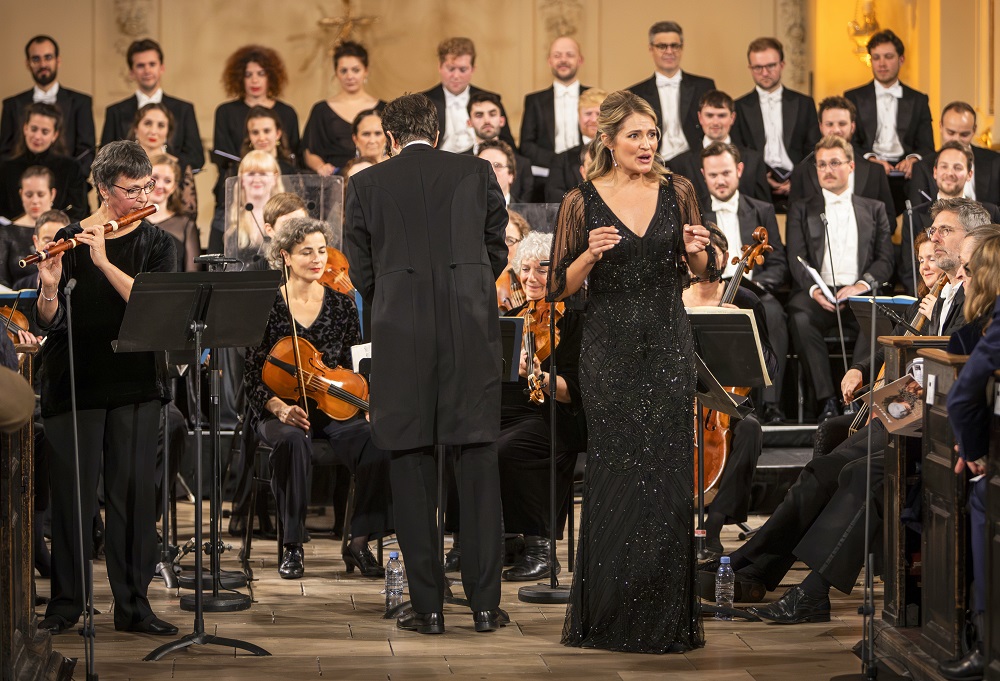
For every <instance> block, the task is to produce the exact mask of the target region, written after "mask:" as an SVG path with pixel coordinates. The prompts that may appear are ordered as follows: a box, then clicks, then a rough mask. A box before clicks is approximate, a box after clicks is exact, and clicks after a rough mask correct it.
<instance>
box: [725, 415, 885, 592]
mask: <svg viewBox="0 0 1000 681" xmlns="http://www.w3.org/2000/svg"><path fill="white" fill-rule="evenodd" d="M869 427H871V428H874V432H873V433H872V447H873V451H876V452H878V451H881V450H883V449H885V445H886V434H885V428H884V427H883V426H882V424H881V422H879V421H872V425H871V426H869ZM867 453H868V427H865V428H862V429H861V430H859V431H858V432H857V433H855V434H854V435H852V436H851V437H849V438H848V439H847V440H845V441H844V443H843V444H842V445H841V446H839V447H837V448H836V449H835V450H834V451H832V452H830V453H829V454H827V455H825V456H820V457H817V458H815V459H813V460H812V461H810V462H809V463H807V464H806V465H805V468H803V469H802V472H801V473H800V474H799V477H798V479H797V480H796V481H795V484H794V485H792V486H791V488H790V489H789V490H788V493H787V494H785V498H784V499H783V500H782V501H781V503H780V504H778V508H776V509H775V510H774V513H772V514H771V517H770V518H768V520H767V522H766V523H764V525H763V526H761V528H760V529H759V530H757V533H756V534H754V536H752V537H751V538H750V539H749V540H748V541H747V543H746V544H744V545H743V546H741V547H740V548H739V549H737V550H736V551H734V552H733V562H734V563H735V564H736V565H737V566H738V565H739V564H740V562H741V561H742V560H749V561H750V562H752V563H753V564H754V567H755V568H757V570H758V571H759V573H760V574H761V576H762V578H763V581H764V584H765V586H767V588H768V589H776V588H777V587H778V585H779V584H780V583H781V580H782V578H784V576H785V573H787V572H788V570H789V568H791V567H792V564H793V563H794V562H795V553H794V550H793V549H795V547H796V545H797V544H798V543H799V542H800V541H801V540H802V538H803V537H805V536H806V533H807V532H810V531H811V528H812V526H813V523H814V522H815V520H816V518H817V517H819V515H820V514H821V513H822V512H823V510H824V509H825V508H826V506H827V504H828V503H830V500H831V499H832V498H833V496H834V495H835V494H836V493H837V490H838V487H839V480H840V474H841V471H843V469H844V467H845V466H846V465H847V464H849V463H851V462H852V461H856V460H858V459H861V458H863V457H865V456H866V455H867ZM821 541H827V542H833V541H836V538H834V537H829V536H825V537H822V538H821Z"/></svg>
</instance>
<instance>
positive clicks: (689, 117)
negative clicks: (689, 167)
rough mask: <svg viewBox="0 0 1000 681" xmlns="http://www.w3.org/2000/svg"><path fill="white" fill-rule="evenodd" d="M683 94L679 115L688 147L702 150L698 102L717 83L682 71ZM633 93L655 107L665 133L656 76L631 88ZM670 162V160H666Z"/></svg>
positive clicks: (680, 99) (679, 101)
mask: <svg viewBox="0 0 1000 681" xmlns="http://www.w3.org/2000/svg"><path fill="white" fill-rule="evenodd" d="M681 73H682V74H683V75H682V76H681V88H680V90H681V92H680V97H679V98H678V105H677V108H678V115H679V116H680V118H681V128H682V129H683V130H684V137H686V138H687V141H688V146H690V147H691V148H692V149H700V148H701V140H702V138H703V137H704V136H705V134H704V132H703V131H702V129H701V126H700V125H699V124H698V101H699V100H700V99H701V96H702V95H703V94H705V93H706V92H708V91H709V90H714V89H715V81H714V80H712V79H711V78H705V77H703V76H696V75H694V74H693V73H688V72H687V71H681ZM629 90H630V91H631V92H634V93H635V94H637V95H639V96H640V97H642V98H643V99H645V100H646V101H647V102H649V105H650V106H651V107H653V111H655V112H656V121H657V123H658V124H659V126H660V132H661V133H662V132H663V112H662V111H660V91H659V90H658V89H657V88H656V76H655V75H653V76H652V77H650V78H648V79H646V80H644V81H642V82H641V83H636V84H635V85H633V86H631V87H629ZM664 160H665V161H669V160H670V159H664Z"/></svg>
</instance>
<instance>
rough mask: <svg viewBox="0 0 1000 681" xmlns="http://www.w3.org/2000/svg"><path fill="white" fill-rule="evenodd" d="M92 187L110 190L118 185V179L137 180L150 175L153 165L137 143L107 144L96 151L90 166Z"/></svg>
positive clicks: (121, 141) (120, 142)
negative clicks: (92, 163)
mask: <svg viewBox="0 0 1000 681" xmlns="http://www.w3.org/2000/svg"><path fill="white" fill-rule="evenodd" d="M90 170H91V173H92V174H93V177H94V186H96V187H104V188H105V189H108V190H110V189H111V187H112V186H113V185H115V184H117V183H118V178H121V177H124V178H128V179H129V180H138V179H140V178H143V177H147V176H149V175H152V173H153V164H152V163H150V162H149V157H148V156H146V152H145V151H144V150H143V148H142V147H141V146H139V143H138V142H134V141H132V140H118V141H116V142H109V143H108V144H105V145H104V146H102V147H101V148H100V149H98V150H97V157H96V158H94V165H93V166H91V169H90Z"/></svg>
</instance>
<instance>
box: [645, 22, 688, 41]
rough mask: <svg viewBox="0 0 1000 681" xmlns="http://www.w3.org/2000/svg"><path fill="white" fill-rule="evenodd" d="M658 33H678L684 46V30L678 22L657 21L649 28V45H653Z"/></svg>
mask: <svg viewBox="0 0 1000 681" xmlns="http://www.w3.org/2000/svg"><path fill="white" fill-rule="evenodd" d="M657 33H676V34H677V35H679V36H680V37H681V45H683V44H684V29H683V28H681V25H680V24H678V23H677V22H676V21H657V22H656V23H655V24H653V25H652V26H650V27H649V44H650V45H652V44H653V36H655V35H656V34H657Z"/></svg>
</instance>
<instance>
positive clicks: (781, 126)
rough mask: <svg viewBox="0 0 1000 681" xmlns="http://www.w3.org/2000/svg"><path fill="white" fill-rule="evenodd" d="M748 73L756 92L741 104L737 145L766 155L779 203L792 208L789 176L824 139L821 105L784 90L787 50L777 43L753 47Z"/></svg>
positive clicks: (769, 41)
mask: <svg viewBox="0 0 1000 681" xmlns="http://www.w3.org/2000/svg"><path fill="white" fill-rule="evenodd" d="M747 67H748V68H749V69H750V75H751V77H752V78H753V82H754V86H755V87H754V89H753V90H752V91H750V92H748V93H747V94H745V95H743V96H742V97H740V98H739V99H738V100H736V114H737V115H736V139H737V141H739V142H740V143H741V144H744V145H746V146H748V147H751V148H753V149H756V150H757V151H759V152H761V153H762V154H764V163H766V164H767V168H768V173H767V181H768V184H769V185H770V188H771V192H772V194H773V197H774V200H775V202H781V203H785V204H786V205H787V199H788V193H789V191H790V190H791V182H790V178H789V174H790V173H791V172H792V169H793V168H794V167H795V164H796V163H799V162H800V161H801V160H802V159H803V158H804V157H805V156H806V155H808V154H810V153H811V152H812V150H813V147H814V146H815V145H816V142H818V141H819V138H820V134H819V131H818V130H817V121H816V102H814V101H813V98H812V97H810V96H808V95H804V94H802V93H801V92H796V91H795V90H789V89H788V88H786V87H785V86H784V85H782V84H781V73H782V71H784V69H785V48H784V46H783V45H782V44H781V42H780V41H779V40H777V39H776V38H757V39H756V40H754V41H753V42H752V43H750V47H749V48H748V49H747Z"/></svg>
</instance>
